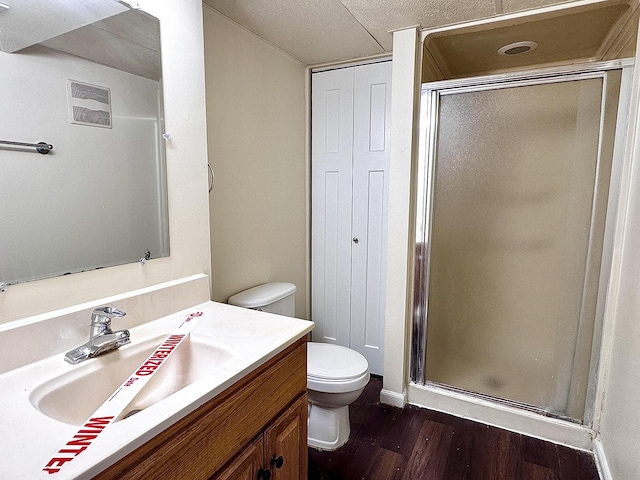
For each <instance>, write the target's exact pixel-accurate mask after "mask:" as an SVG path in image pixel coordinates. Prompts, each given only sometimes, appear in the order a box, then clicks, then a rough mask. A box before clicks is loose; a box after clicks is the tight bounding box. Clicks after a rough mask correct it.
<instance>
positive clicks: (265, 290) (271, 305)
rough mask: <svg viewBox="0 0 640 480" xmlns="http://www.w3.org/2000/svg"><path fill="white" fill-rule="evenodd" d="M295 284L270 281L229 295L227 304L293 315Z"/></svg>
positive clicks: (294, 310)
mask: <svg viewBox="0 0 640 480" xmlns="http://www.w3.org/2000/svg"><path fill="white" fill-rule="evenodd" d="M295 293H296V286H295V285H294V284H293V283H287V282H271V283H265V284H263V285H258V286H257V287H253V288H249V289H248V290H243V291H242V292H240V293H236V294H235V295H233V296H231V297H229V300H228V303H229V305H235V306H237V307H244V308H251V309H253V310H260V311H262V312H268V313H277V314H278V315H286V316H288V317H293V316H295V313H296V303H295Z"/></svg>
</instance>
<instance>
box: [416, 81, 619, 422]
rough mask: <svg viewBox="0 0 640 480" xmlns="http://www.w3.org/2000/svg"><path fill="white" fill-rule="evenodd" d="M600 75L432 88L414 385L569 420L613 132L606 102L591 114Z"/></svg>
mask: <svg viewBox="0 0 640 480" xmlns="http://www.w3.org/2000/svg"><path fill="white" fill-rule="evenodd" d="M608 84H609V85H607V81H606V76H605V75H601V76H597V77H595V78H591V77H588V78H580V79H575V80H571V81H568V80H567V79H566V78H563V79H561V80H559V81H558V80H556V81H554V82H551V81H549V80H545V81H544V82H542V83H537V84H532V83H531V82H522V83H520V84H515V85H504V84H498V85H493V86H492V85H489V86H487V85H485V86H483V87H482V88H475V89H474V88H452V89H450V90H441V91H436V92H432V94H431V97H429V98H430V99H431V102H432V112H433V113H432V114H431V117H432V130H433V132H435V133H434V134H432V137H431V144H432V160H431V164H430V165H431V166H430V168H429V169H428V170H429V171H428V173H427V174H426V175H425V178H426V179H427V180H426V182H427V183H428V184H429V188H427V190H428V192H429V193H428V198H427V199H426V202H425V203H426V206H425V211H424V212H423V213H424V216H425V220H424V223H425V232H426V233H425V238H424V239H418V242H417V243H418V245H417V253H418V256H420V254H421V251H422V253H423V254H424V256H425V262H424V263H423V266H422V275H423V278H422V280H420V279H419V280H418V287H419V288H421V289H423V291H424V292H425V293H424V295H425V297H426V298H425V300H426V303H424V302H423V303H424V305H423V306H424V308H423V309H426V349H425V352H426V353H425V355H424V358H423V361H424V366H423V369H424V372H423V374H424V380H426V381H427V382H436V383H439V384H444V385H448V386H452V387H456V388H459V389H463V390H467V391H471V392H476V393H479V394H482V395H487V396H490V397H496V398H500V399H506V400H509V401H513V402H517V403H520V404H526V405H531V406H535V407H536V408H540V409H543V410H547V411H550V412H553V413H554V414H557V415H560V416H568V417H572V418H575V419H582V417H583V413H584V408H585V398H586V389H587V384H588V379H589V367H590V358H591V340H592V338H593V325H594V318H595V308H596V297H597V288H598V285H597V278H598V275H599V267H600V257H601V251H602V239H603V234H604V221H605V215H606V201H607V193H608V182H609V175H610V168H611V156H612V154H611V151H612V148H613V147H612V142H613V133H612V129H615V109H614V111H613V115H611V112H610V111H609V113H608V116H609V117H611V116H612V117H613V119H614V120H613V124H612V125H605V124H604V122H603V119H604V118H605V117H607V115H605V110H607V109H609V110H611V107H609V106H607V104H606V102H603V98H606V97H607V95H606V92H607V90H611V88H612V87H611V84H612V82H611V81H609V82H608ZM618 84H619V79H618ZM616 102H617V92H616ZM614 103H615V102H614ZM434 113H435V115H434ZM610 123H611V122H610ZM607 142H609V143H607ZM416 271H417V272H420V269H417V270H416ZM418 275H420V273H418ZM594 279H595V281H594ZM418 310H419V309H418Z"/></svg>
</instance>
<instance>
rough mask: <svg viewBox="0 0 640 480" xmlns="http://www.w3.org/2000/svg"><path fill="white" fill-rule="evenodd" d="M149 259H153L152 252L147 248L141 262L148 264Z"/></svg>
mask: <svg viewBox="0 0 640 480" xmlns="http://www.w3.org/2000/svg"><path fill="white" fill-rule="evenodd" d="M148 260H151V252H150V251H149V250H147V251H146V252H145V254H144V257H142V258H141V259H140V264H141V265H146V264H147V261H148Z"/></svg>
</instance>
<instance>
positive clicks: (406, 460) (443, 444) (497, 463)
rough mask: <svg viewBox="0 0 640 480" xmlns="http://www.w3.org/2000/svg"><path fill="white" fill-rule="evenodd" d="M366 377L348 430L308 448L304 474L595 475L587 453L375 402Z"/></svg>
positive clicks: (374, 383) (530, 478)
mask: <svg viewBox="0 0 640 480" xmlns="http://www.w3.org/2000/svg"><path fill="white" fill-rule="evenodd" d="M381 388H382V379H381V378H379V377H372V379H371V382H369V385H368V386H367V388H366V389H365V391H364V393H363V394H362V395H361V397H360V398H359V399H358V400H357V401H356V402H355V403H354V404H353V405H352V406H351V407H350V410H351V412H350V413H351V437H350V439H349V441H348V442H347V444H346V445H344V446H343V447H342V448H340V449H338V450H337V451H334V452H320V451H318V450H315V449H312V448H310V449H309V480H360V479H366V480H462V479H464V480H485V479H486V480H598V478H599V477H598V473H597V470H596V467H595V463H594V460H593V457H592V456H591V455H590V454H588V453H586V452H580V451H577V450H572V449H570V448H567V447H562V446H559V445H555V444H553V443H549V442H544V441H542V440H538V439H535V438H531V437H527V436H524V435H520V434H517V433H512V432H509V431H506V430H501V429H499V428H495V427H490V426H487V425H483V424H480V423H476V422H471V421H469V420H463V419H461V418H457V417H454V416H451V415H446V414H444V413H439V412H434V411H431V410H426V409H421V408H417V407H411V406H410V407H407V408H404V409H399V408H394V407H389V406H386V405H380V403H379V402H378V400H379V395H380V390H381Z"/></svg>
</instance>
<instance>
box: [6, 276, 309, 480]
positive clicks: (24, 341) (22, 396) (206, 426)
mask: <svg viewBox="0 0 640 480" xmlns="http://www.w3.org/2000/svg"><path fill="white" fill-rule="evenodd" d="M196 282H202V283H204V282H203V280H202V279H196ZM205 287H206V285H205ZM190 288H192V287H190V286H189V285H188V284H187V283H184V284H183V285H173V286H171V288H170V289H164V288H163V289H158V290H157V291H155V292H151V293H149V292H148V291H144V292H142V293H141V294H136V295H135V296H132V297H129V298H124V297H122V298H121V297H113V298H110V299H102V300H100V301H96V302H92V303H91V304H83V305H81V306H79V307H78V308H77V309H69V310H65V311H63V312H54V313H55V315H49V314H47V315H46V316H38V317H33V318H30V319H26V320H21V321H19V322H15V323H14V324H6V325H4V326H1V327H0V341H1V342H2V344H3V345H5V346H6V348H5V349H3V351H2V352H0V356H1V359H2V362H1V363H0V408H1V409H2V411H3V412H6V414H5V415H2V417H0V433H1V434H2V436H3V438H5V439H11V441H7V442H5V444H4V447H3V453H4V455H3V461H2V462H0V478H11V479H12V480H20V479H25V480H26V479H29V480H33V479H39V478H50V479H53V480H56V479H90V478H96V479H99V480H103V479H116V478H117V479H141V478H172V479H181V478H183V479H189V480H194V479H209V478H215V479H237V478H252V479H258V478H262V479H265V480H267V479H281V480H283V479H292V480H293V479H295V480H298V479H302V478H306V471H307V450H306V445H307V396H306V388H307V384H306V360H307V356H306V338H307V334H308V333H309V332H310V331H311V329H312V328H313V324H312V323H311V322H307V321H304V320H299V319H294V318H289V317H283V316H280V315H273V314H267V313H263V312H257V311H254V310H249V309H243V308H237V307H232V306H229V305H225V304H219V303H215V302H210V301H209V302H204V303H198V304H195V303H190V302H189V300H188V299H189V295H188V294H186V295H179V293H181V291H180V289H185V290H189V289H190ZM176 289H178V290H176ZM169 292H170V294H168V293H169ZM149 295H151V297H149ZM154 295H155V296H154ZM158 295H159V296H158ZM166 298H170V299H172V300H171V302H170V303H171V304H172V305H173V307H175V305H177V304H178V303H179V301H182V302H183V304H182V307H181V308H183V309H181V310H180V311H177V312H175V313H171V314H168V315H164V316H159V315H158V316H156V311H157V310H158V309H159V305H160V304H161V303H162V302H163V301H164V300H163V299H166ZM181 298H182V300H179V301H178V300H177V299H181ZM184 302H189V303H187V305H194V306H192V307H189V308H186V309H184V305H185V303H184ZM105 304H110V305H113V306H114V307H117V308H120V309H122V310H124V311H127V316H126V317H124V318H123V319H119V320H121V321H120V323H119V324H116V323H115V321H114V327H117V328H128V329H129V330H130V333H131V343H130V344H128V345H125V346H123V347H121V348H120V349H118V350H116V351H113V352H110V353H106V354H104V355H102V356H99V357H97V358H93V359H89V360H87V361H84V362H82V363H80V364H78V365H71V364H69V363H68V362H65V361H64V353H65V351H67V350H69V349H70V348H73V347H74V346H77V345H78V344H81V343H83V342H84V341H86V337H87V336H88V333H89V320H90V316H91V311H92V310H93V308H95V307H96V306H99V305H105ZM173 307H171V308H173ZM194 312H197V313H201V315H199V318H198V322H197V323H196V324H195V326H194V327H193V329H192V330H191V332H190V333H189V337H188V339H185V341H184V342H183V344H181V345H180V346H179V347H177V348H176V350H175V351H174V352H173V353H172V354H171V357H170V358H169V359H167V360H166V362H165V363H163V364H162V366H161V367H160V368H159V369H158V371H157V373H156V374H155V375H154V378H153V379H152V380H150V381H149V383H147V385H146V387H145V388H144V389H143V390H141V391H140V392H139V393H138V394H137V396H136V397H135V398H134V400H132V401H131V403H130V404H128V406H127V409H126V411H124V412H123V413H122V414H121V415H119V416H118V417H116V420H115V421H113V422H112V423H109V424H108V425H106V426H104V427H103V428H101V431H100V433H99V435H93V437H94V438H92V439H91V441H84V440H83V442H84V443H82V442H80V443H78V442H76V443H75V444H74V445H75V447H69V446H68V445H69V443H68V442H70V441H73V440H74V439H77V438H79V437H78V436H77V435H79V432H81V431H82V430H83V429H86V428H87V427H86V425H87V423H86V422H87V419H89V418H92V414H93V412H95V411H96V409H97V408H98V407H100V405H101V404H102V403H103V402H104V401H105V400H107V399H108V398H111V395H112V393H113V392H114V391H116V390H117V389H118V388H119V386H120V385H121V384H122V382H124V381H126V380H127V379H128V378H130V376H131V375H132V373H133V371H135V369H136V368H137V367H138V366H139V365H140V364H141V363H142V362H143V361H144V360H145V359H146V358H147V356H148V355H149V354H150V353H151V352H153V351H155V349H156V348H157V347H158V346H159V345H161V344H162V342H163V341H164V340H165V339H166V338H167V335H169V334H171V333H172V332H173V331H174V330H175V329H176V328H177V327H178V326H180V325H181V324H182V323H183V322H184V321H185V319H186V318H188V317H189V316H190V315H192V314H193V313H194ZM145 316H146V317H147V318H145ZM52 332H55V333H56V335H55V336H52ZM25 345H31V346H34V348H28V349H27V348H25ZM37 355H40V357H38V356H37ZM156 378H157V380H156ZM71 444H73V443H71ZM83 447H86V448H83ZM65 455H66V456H67V457H69V458H70V460H65V461H64V462H63V461H60V460H56V459H59V458H61V457H64V456H65ZM59 464H60V465H59ZM48 465H52V466H53V467H55V468H57V467H58V466H59V467H60V468H59V471H58V472H56V473H48V472H47V470H46V467H47V466H48Z"/></svg>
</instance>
